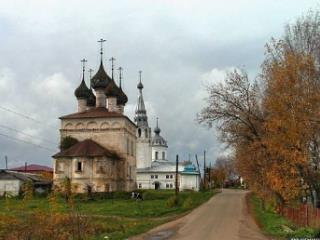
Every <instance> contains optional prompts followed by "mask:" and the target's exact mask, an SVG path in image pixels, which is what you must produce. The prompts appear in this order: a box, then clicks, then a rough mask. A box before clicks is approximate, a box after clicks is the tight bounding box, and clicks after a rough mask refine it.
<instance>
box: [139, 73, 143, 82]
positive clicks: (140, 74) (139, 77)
mask: <svg viewBox="0 0 320 240" xmlns="http://www.w3.org/2000/svg"><path fill="white" fill-rule="evenodd" d="M141 74H142V71H141V70H140V71H139V79H140V82H141Z"/></svg>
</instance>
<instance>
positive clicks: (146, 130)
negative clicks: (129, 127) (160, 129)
mask: <svg viewBox="0 0 320 240" xmlns="http://www.w3.org/2000/svg"><path fill="white" fill-rule="evenodd" d="M144 135H145V136H146V138H148V129H145V130H144Z"/></svg>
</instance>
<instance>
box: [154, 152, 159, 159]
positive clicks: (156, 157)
mask: <svg viewBox="0 0 320 240" xmlns="http://www.w3.org/2000/svg"><path fill="white" fill-rule="evenodd" d="M158 154H159V153H158V152H156V153H155V155H156V156H155V159H156V160H158Z"/></svg>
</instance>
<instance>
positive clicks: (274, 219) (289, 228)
mask: <svg viewBox="0 0 320 240" xmlns="http://www.w3.org/2000/svg"><path fill="white" fill-rule="evenodd" d="M249 200H250V205H251V209H252V210H253V213H254V216H255V219H256V220H257V222H258V224H259V225H260V227H261V228H262V230H263V231H264V233H266V234H267V235H271V236H273V237H277V238H279V239H286V238H313V237H319V230H317V229H312V228H309V227H298V226H296V225H294V224H293V223H292V222H290V221H289V220H288V219H286V218H284V217H283V216H280V215H279V214H277V213H276V212H275V211H274V210H273V209H271V208H267V209H265V210H263V209H262V204H261V199H259V198H258V197H257V196H256V195H254V194H251V195H250V198H249Z"/></svg>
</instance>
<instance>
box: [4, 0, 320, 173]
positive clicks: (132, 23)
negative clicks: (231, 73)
mask: <svg viewBox="0 0 320 240" xmlns="http://www.w3.org/2000/svg"><path fill="white" fill-rule="evenodd" d="M311 7H318V6H317V1H316V0H308V1H307V0H306V1H298V0H296V1H289V0H284V1H281V2H279V1H275V0H274V1H273V0H272V1H267V0H265V1H248V0H241V1H234V0H226V1H201V2H199V1H179V0H175V1H147V0H144V1H117V2H116V1H75V0H70V1H62V0H61V1H41V0H30V1H28V3H27V2H25V1H22V0H21V1H13V0H10V1H9V0H8V1H5V0H4V1H1V3H0V38H1V46H0V56H1V57H0V107H1V106H2V107H6V108H10V109H12V110H15V111H17V112H21V113H24V114H26V115H30V117H32V118H34V119H37V120H38V121H39V122H40V123H39V122H34V121H30V120H27V119H26V118H23V117H21V116H20V117H19V116H17V115H15V114H13V113H10V112H7V111H4V110H1V109H0V114H1V119H0V125H1V124H2V125H6V126H10V127H12V128H16V129H18V130H21V131H23V132H24V133H27V134H30V135H35V137H34V138H33V139H32V138H27V137H26V136H22V135H21V134H18V133H16V132H12V131H10V130H8V129H4V128H1V127H0V133H3V134H8V135H10V136H12V137H15V138H19V139H23V140H27V141H30V142H32V143H34V144H39V145H41V146H42V145H43V146H46V147H49V148H53V149H55V148H56V145H55V144H50V143H48V142H46V141H43V140H41V139H42V138H45V139H49V140H50V141H52V142H58V140H59V131H58V129H59V120H58V117H59V116H61V115H64V114H67V113H70V112H74V111H76V108H77V107H76V99H75V98H74V96H73V91H74V89H75V88H76V87H77V85H78V84H79V82H80V74H81V68H80V59H82V58H83V57H86V58H87V59H88V60H89V66H90V67H91V68H94V69H96V68H97V65H98V58H99V56H98V45H97V43H96V41H97V39H99V38H101V37H103V38H106V39H107V40H108V41H107V44H106V46H105V60H107V59H109V58H110V57H111V56H115V57H116V59H117V61H116V64H117V66H119V65H121V66H122V67H123V68H124V70H125V71H124V87H125V91H126V93H127V95H128V97H129V103H128V106H127V109H126V112H127V113H128V115H129V116H130V117H131V118H132V117H133V112H134V107H135V102H136V97H137V89H136V83H137V79H138V71H139V70H140V69H141V70H143V82H144V86H145V89H144V97H145V100H146V101H147V110H148V113H149V123H150V125H151V126H154V125H155V119H156V117H159V118H160V127H161V129H162V135H163V136H164V137H165V138H166V139H167V140H168V142H169V147H170V149H169V152H170V154H169V157H170V158H171V159H174V156H175V154H180V155H181V156H182V157H183V158H184V159H186V158H188V154H189V153H191V154H192V155H194V153H199V154H200V155H202V152H203V149H207V151H208V158H209V160H210V161H213V160H214V159H215V158H216V156H218V155H219V154H221V153H223V152H224V149H223V146H222V145H221V143H219V142H218V140H217V134H216V132H215V131H214V130H213V129H209V130H208V129H206V128H205V127H202V126H199V125H198V124H197V123H196V121H195V118H196V113H197V112H199V111H200V110H201V108H202V107H203V106H204V104H205V102H204V100H203V99H204V98H205V97H206V93H205V91H204V86H203V83H204V81H205V80H206V81H210V82H216V81H221V78H223V75H224V74H223V73H224V71H225V70H229V69H231V68H234V67H242V66H244V67H245V68H247V69H248V71H249V73H250V76H254V74H256V73H257V72H258V68H259V65H260V64H261V62H262V60H263V53H264V44H265V43H266V42H267V41H268V40H269V39H270V38H271V37H272V36H275V37H278V36H280V35H281V34H282V31H283V26H284V25H285V24H286V23H287V22H288V21H293V20H294V19H295V17H297V16H299V15H301V14H302V13H303V12H305V11H307V10H308V9H309V8H311ZM105 64H106V65H107V69H108V70H110V67H109V66H110V63H109V62H108V61H106V62H105ZM0 146H1V151H0V167H3V166H4V164H3V163H4V161H2V160H1V159H2V158H4V155H8V156H9V162H10V164H11V165H12V166H16V165H19V164H23V163H24V162H25V161H27V162H29V163H43V164H47V165H50V164H51V155H52V154H53V153H54V151H47V150H44V149H41V148H37V147H35V146H33V145H28V144H25V143H20V142H15V141H12V140H9V139H7V138H5V137H3V136H2V137H1V136H0Z"/></svg>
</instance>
